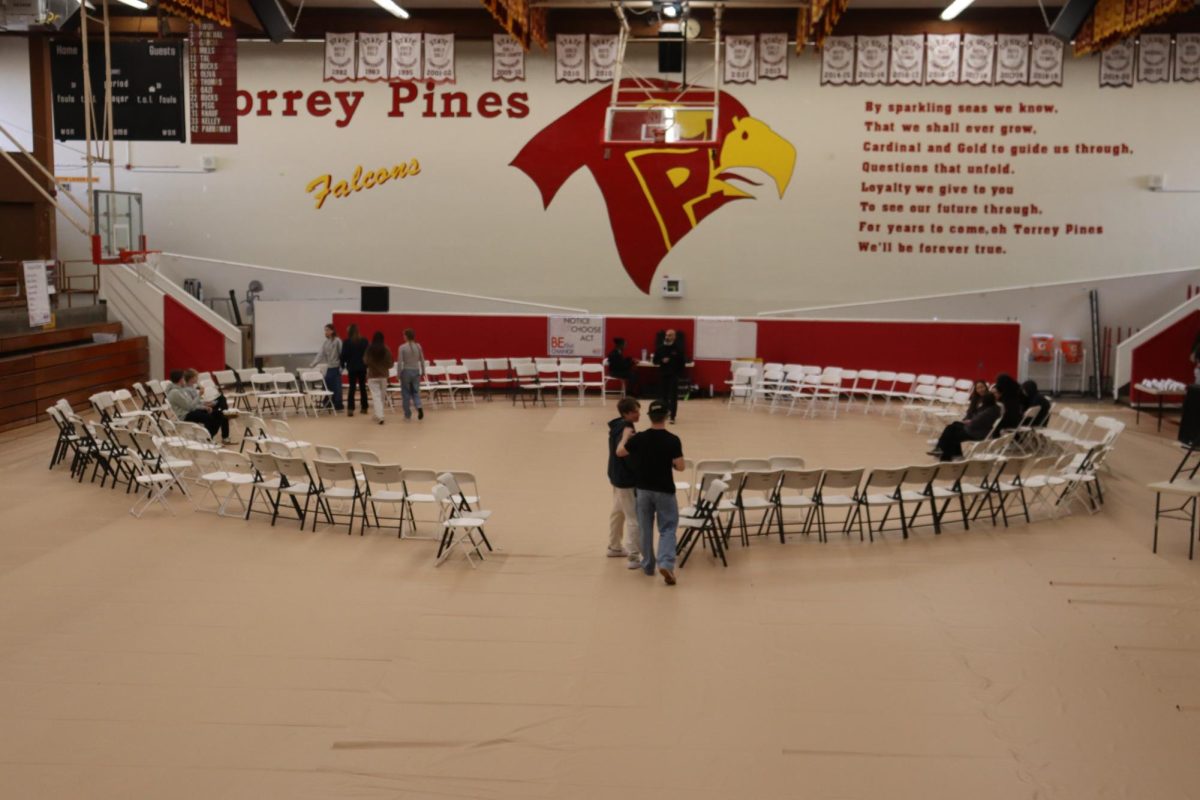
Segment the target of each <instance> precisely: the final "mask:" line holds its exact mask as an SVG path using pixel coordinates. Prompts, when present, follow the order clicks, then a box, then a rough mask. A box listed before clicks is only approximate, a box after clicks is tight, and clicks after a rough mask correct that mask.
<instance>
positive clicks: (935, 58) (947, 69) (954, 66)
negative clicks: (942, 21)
mask: <svg viewBox="0 0 1200 800" xmlns="http://www.w3.org/2000/svg"><path fill="white" fill-rule="evenodd" d="M961 44H962V40H961V39H960V38H959V35H958V34H957V33H931V34H929V35H928V36H926V37H925V82H926V83H930V84H935V85H944V84H950V83H958V72H959V68H958V64H959V57H960V56H961V54H962V48H961Z"/></svg>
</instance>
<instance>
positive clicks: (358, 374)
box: [342, 325, 370, 417]
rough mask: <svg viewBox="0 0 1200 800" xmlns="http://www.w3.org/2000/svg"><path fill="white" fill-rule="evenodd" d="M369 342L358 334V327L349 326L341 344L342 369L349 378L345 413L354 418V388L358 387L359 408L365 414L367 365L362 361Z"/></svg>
mask: <svg viewBox="0 0 1200 800" xmlns="http://www.w3.org/2000/svg"><path fill="white" fill-rule="evenodd" d="M369 344H370V342H368V341H367V338H366V337H365V336H362V335H360V334H359V332H358V325H351V326H350V329H349V330H347V331H346V339H345V341H343V342H342V368H343V369H345V370H346V374H347V375H348V376H349V377H350V391H349V392H348V394H347V397H348V398H349V402H348V403H347V405H346V413H347V414H348V415H349V416H351V417H353V416H354V387H355V385H357V386H358V391H359V400H360V402H359V408H360V409H362V413H364V414H365V413H367V364H366V362H365V361H363V356H365V355H366V353H367V346H368V345H369Z"/></svg>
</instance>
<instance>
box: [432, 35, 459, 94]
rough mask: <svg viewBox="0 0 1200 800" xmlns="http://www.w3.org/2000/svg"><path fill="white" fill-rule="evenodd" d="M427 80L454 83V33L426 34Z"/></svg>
mask: <svg viewBox="0 0 1200 800" xmlns="http://www.w3.org/2000/svg"><path fill="white" fill-rule="evenodd" d="M425 80H427V81H433V82H434V83H454V80H455V79H454V34H453V33H427V34H425Z"/></svg>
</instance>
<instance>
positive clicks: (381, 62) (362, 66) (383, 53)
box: [358, 33, 388, 81]
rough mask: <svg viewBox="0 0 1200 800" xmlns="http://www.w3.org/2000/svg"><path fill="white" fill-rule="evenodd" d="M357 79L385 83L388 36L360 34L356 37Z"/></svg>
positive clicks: (383, 34)
mask: <svg viewBox="0 0 1200 800" xmlns="http://www.w3.org/2000/svg"><path fill="white" fill-rule="evenodd" d="M358 79H359V80H360V81H386V80H387V79H388V35H387V34H386V33H360V34H359V35H358Z"/></svg>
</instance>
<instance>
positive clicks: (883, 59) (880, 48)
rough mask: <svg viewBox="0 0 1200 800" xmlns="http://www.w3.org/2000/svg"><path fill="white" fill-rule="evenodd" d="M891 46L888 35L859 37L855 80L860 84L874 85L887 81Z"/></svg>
mask: <svg viewBox="0 0 1200 800" xmlns="http://www.w3.org/2000/svg"><path fill="white" fill-rule="evenodd" d="M889 46H890V43H889V42H888V37H886V36H859V37H858V39H857V40H856V41H855V48H856V50H857V53H856V55H855V58H854V80H855V81H856V82H857V83H858V84H859V85H865V86H872V85H874V84H877V83H885V82H886V81H887V74H888V48H889Z"/></svg>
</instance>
